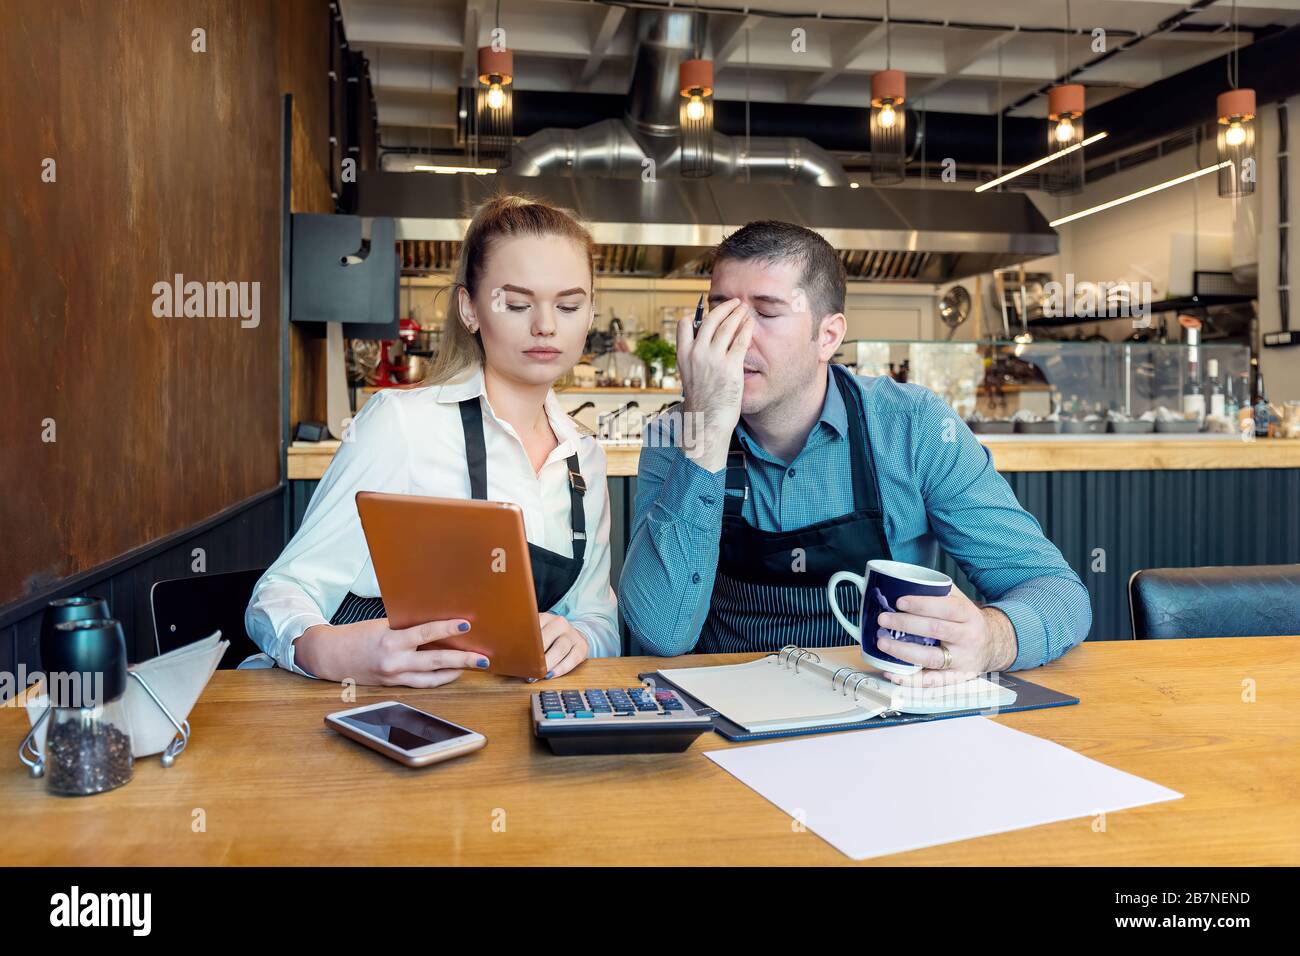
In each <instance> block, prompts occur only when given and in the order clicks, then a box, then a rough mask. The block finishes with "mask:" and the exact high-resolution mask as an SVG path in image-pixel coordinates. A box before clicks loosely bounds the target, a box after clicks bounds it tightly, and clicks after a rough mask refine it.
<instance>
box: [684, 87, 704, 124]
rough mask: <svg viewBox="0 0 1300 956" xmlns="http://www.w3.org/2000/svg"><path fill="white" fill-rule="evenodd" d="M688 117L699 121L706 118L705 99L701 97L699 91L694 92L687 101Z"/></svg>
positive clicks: (692, 120) (693, 120)
mask: <svg viewBox="0 0 1300 956" xmlns="http://www.w3.org/2000/svg"><path fill="white" fill-rule="evenodd" d="M686 118H687V119H688V120H690V121H691V122H698V121H699V120H702V119H704V100H702V99H700V96H699V94H698V93H696V94H693V95H692V96H691V98H690V99H689V100H687V101H686Z"/></svg>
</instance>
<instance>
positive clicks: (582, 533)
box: [460, 397, 587, 564]
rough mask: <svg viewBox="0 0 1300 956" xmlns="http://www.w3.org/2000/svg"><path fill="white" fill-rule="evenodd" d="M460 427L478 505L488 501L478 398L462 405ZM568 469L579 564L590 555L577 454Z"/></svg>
mask: <svg viewBox="0 0 1300 956" xmlns="http://www.w3.org/2000/svg"><path fill="white" fill-rule="evenodd" d="M460 424H461V428H462V429H464V432H465V467H466V469H467V470H468V471H469V490H470V496H471V497H472V498H474V499H476V500H478V501H486V500H487V442H486V441H485V440H484V438H483V406H482V405H481V404H480V402H479V400H478V398H477V397H475V398H467V399H465V400H464V401H462V402H461V403H460ZM568 467H569V525H570V527H572V529H573V557H574V560H576V561H577V562H578V563H579V564H581V563H582V560H583V557H584V556H585V555H586V552H587V513H586V512H585V511H584V510H583V507H582V496H583V495H584V494H585V493H586V491H587V482H586V481H585V480H584V479H583V477H582V469H581V467H579V465H578V453H577V452H574V453H573V454H572V455H570V456H569V458H568Z"/></svg>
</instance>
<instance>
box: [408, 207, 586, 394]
mask: <svg viewBox="0 0 1300 956" xmlns="http://www.w3.org/2000/svg"><path fill="white" fill-rule="evenodd" d="M511 236H537V237H543V236H563V237H564V238H566V239H572V240H573V241H574V242H576V243H577V244H578V245H579V246H581V247H582V248H583V250H584V251H585V252H586V254H587V263H588V265H589V266H590V267H591V275H592V280H593V281H592V284H593V285H594V284H595V281H594V279H595V273H596V267H595V251H596V246H595V243H594V242H593V241H592V238H591V233H589V232H588V231H587V230H586V229H585V228H584V227H583V226H582V224H581V223H579V222H578V220H577V219H575V218H574V217H573V216H572V215H570V214H569V213H568V212H566V211H565V210H563V209H560V208H559V207H558V206H552V205H551V204H550V203H548V202H545V201H543V200H540V199H534V198H532V197H531V196H522V195H502V196H494V197H493V198H492V199H489V200H488V201H487V202H485V203H483V204H482V205H481V206H479V207H478V208H477V209H476V210H475V211H474V218H473V219H472V220H470V224H469V228H468V229H467V230H465V239H464V241H463V242H461V244H460V257H459V259H458V260H457V263H456V275H455V278H453V279H452V282H451V285H450V286H448V293H449V294H450V296H451V301H450V302H448V303H447V322H446V325H445V327H444V329H443V333H442V342H441V343H440V345H439V347H438V356H437V358H435V359H434V361H433V367H432V368H431V369H429V374H428V375H427V376H425V379H424V381H423V382H422V383H421V384H424V385H441V384H443V383H445V382H449V381H451V380H452V379H454V378H456V377H457V376H458V375H460V373H461V372H463V371H465V370H466V369H467V368H470V367H472V366H475V365H478V366H481V365H482V364H483V360H484V354H483V338H482V335H481V334H480V333H479V332H471V331H470V330H469V329H467V328H465V323H464V322H463V321H462V316H461V314H460V290H461V289H462V288H463V289H465V291H466V292H468V293H469V295H470V296H471V297H472V296H473V295H474V292H475V290H476V289H477V288H478V285H479V280H480V279H481V278H482V276H483V270H484V269H485V268H486V266H487V258H488V256H489V255H490V254H491V251H492V244H493V243H494V242H496V241H497V240H498V239H502V238H505V237H511Z"/></svg>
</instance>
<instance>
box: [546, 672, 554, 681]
mask: <svg viewBox="0 0 1300 956" xmlns="http://www.w3.org/2000/svg"><path fill="white" fill-rule="evenodd" d="M554 676H555V671H547V672H546V679H547V680H550V679H551V678H552V677H554Z"/></svg>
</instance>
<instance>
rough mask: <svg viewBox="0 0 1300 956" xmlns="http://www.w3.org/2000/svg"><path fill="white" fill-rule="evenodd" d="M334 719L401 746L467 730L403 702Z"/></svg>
mask: <svg viewBox="0 0 1300 956" xmlns="http://www.w3.org/2000/svg"><path fill="white" fill-rule="evenodd" d="M337 719H338V720H339V721H341V722H342V723H345V724H348V725H349V726H352V727H356V728H357V729H358V730H364V731H365V732H366V733H368V734H372V735H373V736H375V737H378V738H379V739H380V740H386V741H388V743H390V744H392V745H393V746H394V747H399V748H401V749H402V750H418V749H420V748H421V747H428V746H429V745H430V744H440V743H442V742H443V741H444V740H452V739H453V738H455V737H465V736H467V735H468V734H469V731H468V730H465V729H463V728H461V727H457V726H456V725H455V724H449V723H447V722H446V721H445V720H440V719H439V718H437V717H435V716H433V714H426V713H425V712H424V711H422V710H416V709H415V708H414V707H408V706H407V705H406V704H389V705H388V706H387V707H380V708H377V709H375V710H367V711H364V712H363V713H360V714H349V715H348V716H346V717H339V718H337Z"/></svg>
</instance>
